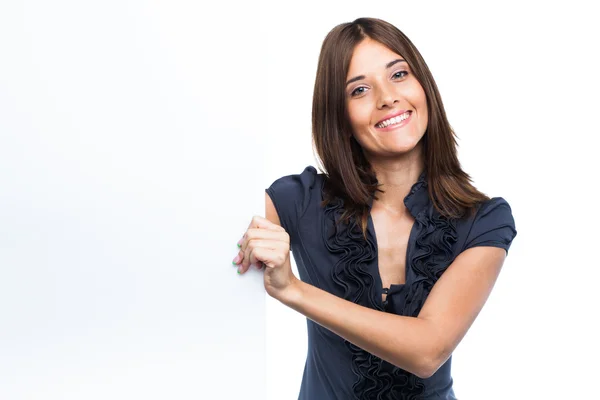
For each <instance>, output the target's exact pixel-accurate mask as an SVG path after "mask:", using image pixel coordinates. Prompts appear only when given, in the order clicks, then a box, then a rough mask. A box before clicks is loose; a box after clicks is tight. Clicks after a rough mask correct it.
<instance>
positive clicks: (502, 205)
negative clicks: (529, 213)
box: [463, 197, 517, 255]
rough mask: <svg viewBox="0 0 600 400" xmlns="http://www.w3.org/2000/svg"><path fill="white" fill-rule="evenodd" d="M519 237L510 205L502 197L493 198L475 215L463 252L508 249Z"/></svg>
mask: <svg viewBox="0 0 600 400" xmlns="http://www.w3.org/2000/svg"><path fill="white" fill-rule="evenodd" d="M515 236H517V230H516V227H515V221H514V218H513V216H512V210H511V208H510V205H509V204H508V202H507V201H506V200H504V199H503V198H502V197H493V198H491V199H490V200H489V201H487V202H485V203H484V204H482V205H481V206H480V208H479V210H478V211H477V214H476V215H475V219H474V221H473V225H472V226H471V229H470V231H469V234H468V235H467V239H466V242H465V247H464V248H463V251H464V250H466V249H469V248H471V247H476V246H494V247H501V248H503V249H504V250H506V254H507V255H508V249H509V248H510V245H511V243H512V241H513V239H514V238H515Z"/></svg>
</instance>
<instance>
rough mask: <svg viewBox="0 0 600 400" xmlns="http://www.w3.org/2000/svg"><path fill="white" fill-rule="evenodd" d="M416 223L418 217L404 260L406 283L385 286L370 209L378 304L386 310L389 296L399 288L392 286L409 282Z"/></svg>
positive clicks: (412, 228)
mask: <svg viewBox="0 0 600 400" xmlns="http://www.w3.org/2000/svg"><path fill="white" fill-rule="evenodd" d="M416 224H417V219H416V218H415V220H414V222H413V224H412V226H411V227H410V233H409V235H408V242H407V244H406V255H405V260H404V283H391V284H390V286H389V287H388V288H384V287H383V279H382V278H381V271H379V243H378V242H377V232H376V231H375V223H374V222H373V216H372V215H371V210H369V216H368V219H367V229H370V230H371V234H372V235H373V240H374V242H375V268H374V269H375V271H374V276H375V280H376V281H377V304H379V306H381V308H382V309H383V310H384V311H385V310H386V305H387V303H388V298H389V296H390V294H392V293H393V292H395V291H397V290H395V291H392V288H397V289H399V288H402V287H404V286H406V284H407V283H408V276H409V274H408V269H409V268H410V262H409V259H410V258H409V255H410V254H409V252H410V248H411V244H412V238H413V233H414V230H415V226H416ZM384 290H387V293H386V296H385V301H384V300H382V298H381V297H382V295H383V294H384Z"/></svg>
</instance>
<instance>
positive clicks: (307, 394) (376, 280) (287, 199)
mask: <svg viewBox="0 0 600 400" xmlns="http://www.w3.org/2000/svg"><path fill="white" fill-rule="evenodd" d="M324 182H325V175H323V174H319V173H317V170H316V169H315V168H314V167H312V166H308V167H306V168H305V169H304V171H303V172H302V173H301V174H297V175H288V176H284V177H282V178H279V179H277V180H276V181H275V182H273V184H272V185H271V186H270V187H269V188H268V189H266V191H267V193H268V194H269V196H270V197H271V199H272V200H273V204H274V205H275V209H276V210H277V213H278V215H279V219H280V221H281V225H282V227H283V228H284V229H285V230H286V231H287V232H288V234H289V235H290V247H291V251H292V253H293V256H294V260H295V261H296V265H297V267H298V272H299V275H300V279H301V280H302V281H304V282H306V283H309V284H311V285H313V286H316V287H318V288H320V289H322V290H325V291H327V292H329V293H332V294H334V295H336V296H338V297H341V298H343V299H346V300H349V301H352V302H354V303H357V304H360V305H362V306H365V307H369V308H373V309H376V310H379V311H384V312H390V313H394V314H398V315H405V316H413V317H416V316H417V315H418V314H419V311H420V310H421V307H422V306H423V304H424V303H425V300H426V299H427V296H428V295H429V292H430V291H431V289H432V287H433V285H434V284H435V282H436V281H437V280H438V279H439V277H440V276H441V275H442V274H443V273H444V271H445V269H446V268H447V267H448V266H449V265H450V264H451V263H452V261H453V260H454V259H455V258H456V257H457V256H458V254H460V253H461V252H462V251H464V250H466V249H468V248H470V247H475V246H494V247H501V248H503V249H505V250H506V252H507V254H508V249H509V247H510V245H511V242H512V240H513V239H514V237H515V236H516V234H517V231H516V229H515V223H514V219H513V216H512V211H511V208H510V206H509V204H508V203H507V202H506V201H505V200H504V199H503V198H502V197H494V198H492V199H490V200H489V201H487V202H485V203H483V204H481V205H480V206H479V207H478V209H477V213H476V214H475V215H474V216H472V217H464V218H463V219H460V220H458V219H447V218H445V217H443V216H442V215H440V214H439V213H438V212H437V211H436V210H435V208H434V207H433V204H432V203H431V201H430V199H429V194H428V190H427V177H426V171H424V172H423V173H422V174H421V176H420V177H419V179H418V181H417V182H416V183H415V184H414V185H413V186H412V188H411V190H410V192H409V194H408V195H407V196H406V197H405V198H404V204H405V205H406V207H407V209H408V210H409V211H410V213H411V214H412V216H413V217H414V218H415V223H414V225H413V227H412V230H411V232H410V237H409V241H408V248H407V255H406V260H407V262H406V283H404V284H401V285H391V287H389V288H383V287H382V281H381V276H380V275H379V266H378V258H377V257H378V256H377V242H376V237H375V232H374V228H373V221H372V219H371V217H369V219H368V225H367V240H365V239H364V237H363V234H362V231H361V229H360V225H359V224H358V223H356V221H351V223H350V224H349V225H344V224H339V225H337V226H335V225H334V221H336V220H338V219H339V217H340V216H341V214H342V212H343V201H342V200H341V199H336V202H333V203H330V204H328V205H327V206H325V207H321V205H320V203H321V201H322V200H323V183H324ZM371 206H372V200H371ZM385 292H387V297H386V300H385V301H382V293H385ZM306 321H307V330H308V353H307V357H306V364H305V366H304V374H303V377H302V384H301V387H300V394H299V397H298V398H299V400H334V399H339V400H348V399H360V400H363V399H374V400H388V399H390V400H391V399H456V397H455V395H454V391H453V389H452V383H453V381H452V376H451V372H450V366H451V362H452V357H450V358H449V359H448V360H447V361H446V363H445V364H444V365H442V366H441V367H440V368H439V369H438V370H437V371H436V372H435V374H434V375H433V376H431V377H430V378H427V379H422V378H419V377H418V376H416V375H414V374H411V373H410V372H408V371H405V370H403V369H401V368H398V367H396V366H394V365H393V364H391V363H388V362H387V361H384V360H382V359H381V358H379V357H377V356H375V355H372V354H370V353H368V352H367V351H365V350H363V349H361V348H359V347H357V346H355V345H354V344H352V343H350V342H348V341H346V340H345V339H343V338H342V337H340V336H338V335H337V334H335V333H333V332H331V331H330V330H328V329H326V328H324V327H322V326H321V325H319V324H317V323H315V322H313V321H312V320H310V319H308V318H307V319H306ZM399 335H401V333H399Z"/></svg>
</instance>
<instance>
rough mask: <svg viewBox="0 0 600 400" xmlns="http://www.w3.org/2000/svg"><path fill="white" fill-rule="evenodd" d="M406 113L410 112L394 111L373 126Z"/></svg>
mask: <svg viewBox="0 0 600 400" xmlns="http://www.w3.org/2000/svg"><path fill="white" fill-rule="evenodd" d="M407 111H410V110H400V111H396V112H394V113H392V114H388V115H386V116H385V117H384V118H383V119H382V120H380V121H377V123H376V124H375V125H379V124H380V123H382V122H383V121H385V120H388V119H390V118H394V117H397V116H398V115H402V114H404V113H405V112H407ZM410 112H411V113H412V111H410Z"/></svg>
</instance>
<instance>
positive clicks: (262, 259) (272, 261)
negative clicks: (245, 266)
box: [250, 247, 281, 268]
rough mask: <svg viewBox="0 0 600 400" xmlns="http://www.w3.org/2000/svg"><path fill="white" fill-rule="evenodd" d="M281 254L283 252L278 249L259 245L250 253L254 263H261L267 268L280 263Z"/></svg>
mask: <svg viewBox="0 0 600 400" xmlns="http://www.w3.org/2000/svg"><path fill="white" fill-rule="evenodd" d="M280 254H281V252H280V251H278V249H270V248H267V247H257V248H255V249H253V250H252V253H251V254H250V260H251V263H252V264H258V263H261V266H264V267H265V268H268V267H271V266H274V265H280V263H278V262H279V260H280V258H281V257H280Z"/></svg>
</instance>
